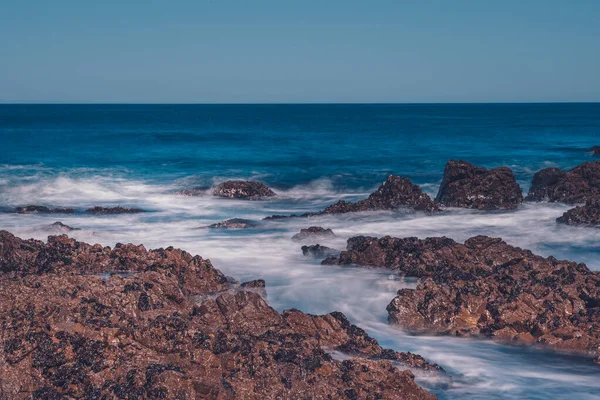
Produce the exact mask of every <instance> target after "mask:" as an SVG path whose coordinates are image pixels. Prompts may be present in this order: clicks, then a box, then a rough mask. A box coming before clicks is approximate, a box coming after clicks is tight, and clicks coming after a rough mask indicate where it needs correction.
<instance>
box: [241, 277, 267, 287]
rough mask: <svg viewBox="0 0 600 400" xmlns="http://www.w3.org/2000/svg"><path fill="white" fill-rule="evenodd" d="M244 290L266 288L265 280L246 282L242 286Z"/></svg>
mask: <svg viewBox="0 0 600 400" xmlns="http://www.w3.org/2000/svg"><path fill="white" fill-rule="evenodd" d="M240 286H241V287H243V288H264V287H266V284H265V281H264V280H263V279H255V280H253V281H248V282H244V283H242V284H241V285H240Z"/></svg>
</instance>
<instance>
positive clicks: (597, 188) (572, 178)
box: [525, 161, 600, 204]
mask: <svg viewBox="0 0 600 400" xmlns="http://www.w3.org/2000/svg"><path fill="white" fill-rule="evenodd" d="M599 195H600V161H594V162H584V163H582V164H579V165H578V166H577V167H575V168H573V169H571V170H569V171H567V172H565V171H562V170H560V169H558V168H546V169H543V170H541V171H538V172H537V173H536V174H535V175H534V176H533V181H532V184H531V188H530V189H529V193H528V194H527V197H525V201H549V202H556V203H566V204H577V203H585V202H586V201H588V200H591V199H593V198H595V197H598V196H599Z"/></svg>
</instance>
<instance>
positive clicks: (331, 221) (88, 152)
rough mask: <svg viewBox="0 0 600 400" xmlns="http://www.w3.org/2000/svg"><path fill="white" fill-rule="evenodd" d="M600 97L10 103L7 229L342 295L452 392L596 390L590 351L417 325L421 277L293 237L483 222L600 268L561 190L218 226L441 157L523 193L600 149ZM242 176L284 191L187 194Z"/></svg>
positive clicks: (430, 187)
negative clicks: (331, 256) (588, 100)
mask: <svg viewBox="0 0 600 400" xmlns="http://www.w3.org/2000/svg"><path fill="white" fill-rule="evenodd" d="M593 145H600V104H456V105H450V104H448V105H427V104H418V105H388V104H385V105H384V104H372V105H371V104H369V105H358V104H357V105H326V104H319V105H59V104H57V105H9V104H7V105H0V149H1V150H0V211H2V212H0V228H1V229H6V230H8V231H10V232H12V233H14V234H15V235H17V236H19V237H22V238H37V239H41V240H45V239H46V238H47V236H48V235H51V234H56V233H57V232H56V231H54V230H53V229H52V228H49V227H48V225H49V224H51V223H53V222H55V221H61V222H63V223H65V224H67V225H70V226H73V227H77V228H81V230H79V231H72V232H69V235H70V236H73V237H75V238H77V239H78V240H81V241H85V242H90V243H101V244H103V245H110V246H113V245H115V244H116V243H119V242H121V243H136V244H144V246H145V247H146V248H157V247H167V246H174V247H181V248H183V249H185V250H187V251H188V252H190V253H193V254H200V255H202V256H203V257H205V258H210V259H211V260H212V262H213V264H214V265H215V266H216V267H217V268H219V269H221V270H222V271H223V272H224V273H225V274H227V275H231V276H233V277H234V278H236V279H238V280H248V279H257V278H263V279H265V280H266V283H267V292H268V302H269V303H270V304H271V305H272V306H273V307H274V308H276V309H277V310H279V311H281V310H283V309H287V308H298V309H300V310H302V311H305V312H309V313H313V314H317V313H327V312H331V311H334V310H337V311H341V312H343V313H345V314H346V315H347V316H348V317H349V319H350V320H351V321H352V322H353V323H356V324H357V325H359V326H360V327H362V328H364V329H365V330H366V331H367V332H368V333H369V334H370V335H371V336H373V337H375V338H376V339H378V340H379V341H380V343H381V344H382V345H383V346H387V347H392V348H394V349H395V350H398V351H407V350H410V351H413V352H416V353H419V354H421V355H422V356H424V357H425V358H427V359H428V360H429V361H432V362H435V363H438V364H440V365H442V366H443V367H444V368H445V369H446V370H447V371H448V372H449V374H450V376H451V379H433V378H431V377H427V376H419V375H418V376H417V381H418V383H419V384H421V385H423V386H424V387H425V388H427V389H428V390H430V391H431V392H433V393H435V394H436V395H438V396H439V398H440V399H488V398H489V399H498V398H500V399H521V398H530V399H547V398H554V399H559V398H565V399H566V398H569V399H573V398H577V399H592V398H599V395H598V393H600V379H598V377H599V376H600V369H599V368H600V367H598V366H597V365H594V364H593V363H592V362H591V360H590V359H589V358H587V357H583V356H578V355H571V354H563V353H557V352H552V351H548V350H540V349H535V348H527V347H516V346H506V345H503V344H499V343H496V342H491V341H488V340H474V339H464V338H453V337H441V336H437V337H436V336H411V335H408V334H406V333H404V332H403V331H402V330H401V329H400V328H398V327H393V326H389V325H388V324H387V322H386V321H387V319H386V318H387V313H386V310H385V307H386V305H387V304H388V303H389V302H390V301H391V299H392V298H393V297H394V295H395V292H396V291H397V290H398V289H400V288H403V287H414V286H415V285H416V283H415V282H414V281H412V280H410V279H401V278H399V277H397V276H394V275H392V274H390V272H389V271H383V270H377V269H369V268H358V267H356V268H354V267H338V266H321V265H320V264H319V262H318V260H313V259H309V258H306V257H304V256H303V255H302V252H301V251H300V248H299V247H300V245H299V244H298V243H296V242H293V241H291V240H290V238H291V236H292V235H293V234H294V233H296V232H298V231H299V230H300V229H301V228H305V227H308V226H310V225H318V226H324V227H327V228H331V229H333V231H334V232H335V233H336V237H335V238H333V239H331V240H329V241H327V242H324V243H322V244H326V245H328V246H330V247H334V248H337V249H343V248H345V242H346V240H347V239H348V238H349V237H352V236H356V235H371V236H383V235H392V236H399V237H406V236H417V237H421V238H424V237H428V236H448V237H451V238H453V239H455V240H458V241H463V240H465V239H467V238H469V237H471V236H474V235H478V234H485V235H490V236H497V237H502V238H503V239H504V240H505V241H507V242H508V243H509V244H513V245H517V246H519V247H523V248H527V249H530V250H532V251H533V252H535V253H538V254H541V255H544V256H549V255H554V256H556V257H557V258H564V259H569V260H572V261H578V262H585V263H586V264H587V265H588V267H590V268H591V269H593V270H600V257H599V255H600V230H598V229H592V228H577V227H569V226H558V225H557V224H556V223H555V219H556V217H558V216H560V215H562V213H563V212H565V211H566V210H567V209H569V208H571V207H569V206H566V205H562V204H548V203H538V204H527V203H526V204H524V205H522V206H521V207H519V208H518V209H517V210H515V211H510V212H481V211H471V210H457V209H454V210H449V211H447V212H444V213H442V214H440V215H436V216H426V215H424V214H419V213H416V214H407V213H391V212H374V213H367V214H362V213H359V214H344V215H328V216H321V217H318V218H314V219H311V220H310V221H308V220H306V219H289V220H274V221H267V222H264V223H262V225H261V226H259V227H258V228H254V229H247V230H209V229H200V228H201V227H203V226H206V225H209V224H211V223H214V222H219V221H221V220H224V219H228V218H234V217H238V218H246V219H251V220H257V221H258V220H261V219H262V218H264V217H265V216H269V215H273V214H291V213H302V212H308V211H318V210H320V209H323V208H324V207H325V206H327V205H329V204H332V203H334V202H336V201H338V200H339V199H345V200H356V199H360V198H364V197H366V196H367V195H368V194H369V193H370V192H372V191H373V190H374V189H375V188H376V187H377V186H379V185H380V184H381V182H383V181H384V180H385V178H386V177H387V176H388V175H389V174H395V175H401V176H405V177H408V178H410V179H411V180H412V181H413V183H416V184H418V185H420V186H421V187H422V188H423V190H424V191H425V192H427V193H428V194H430V195H432V196H435V194H436V192H437V190H438V187H439V184H440V181H441V179H442V174H443V170H444V165H445V164H446V162H447V161H448V160H449V159H464V160H467V161H469V162H471V163H474V164H476V165H479V166H484V167H488V168H493V167H497V166H501V165H505V166H508V167H510V168H511V169H512V170H513V171H514V173H515V175H516V177H517V180H518V182H519V183H520V185H521V186H522V188H523V190H524V192H525V193H526V192H527V189H528V188H529V186H530V184H531V179H532V176H533V174H534V173H535V172H536V171H538V170H540V169H542V168H546V167H558V168H563V169H569V168H572V167H574V166H576V165H577V164H579V163H581V162H584V161H591V160H593V159H594V158H593V156H592V154H591V153H590V152H588V151H587V149H588V148H589V147H591V146H593ZM227 179H251V180H260V181H262V182H264V183H266V184H267V185H268V186H270V187H271V188H273V190H274V191H275V192H276V193H277V194H278V195H277V197H275V198H273V199H272V200H266V201H241V200H226V199H218V198H214V197H211V196H204V197H186V196H181V195H178V194H177V191H178V190H181V189H185V188H190V187H197V186H201V187H210V186H213V185H215V184H217V183H219V182H222V181H224V180H227ZM29 204H36V205H45V206H53V207H73V208H75V209H76V210H85V209H86V208H88V207H92V206H96V205H100V206H116V205H119V206H124V207H139V208H142V209H144V210H147V211H148V212H146V213H141V214H127V215H110V216H97V215H89V214H86V213H83V212H81V213H79V212H76V213H74V214H70V215H52V214H17V213H14V212H12V211H13V210H14V208H15V207H18V206H24V205H29Z"/></svg>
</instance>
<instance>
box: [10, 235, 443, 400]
mask: <svg viewBox="0 0 600 400" xmlns="http://www.w3.org/2000/svg"><path fill="white" fill-rule="evenodd" d="M106 271H128V272H129V273H130V275H129V276H120V275H112V276H110V277H109V278H103V277H102V276H98V275H97V274H98V273H103V272H106ZM232 283H233V280H232V279H231V278H228V277H226V276H225V275H223V274H222V273H221V272H220V271H219V270H217V269H215V268H214V267H213V266H212V265H211V263H210V261H208V260H205V259H203V258H201V257H199V256H192V255H191V254H188V253H186V252H185V251H182V250H179V249H174V248H172V247H169V248H166V249H157V250H146V249H145V248H144V247H143V246H136V245H131V244H127V245H121V244H118V245H117V246H115V248H112V249H111V248H109V247H103V246H100V245H89V244H86V243H81V242H78V241H76V240H73V239H70V238H68V237H67V236H65V235H62V236H51V237H49V239H48V243H44V242H41V241H37V240H21V239H19V238H17V237H15V236H13V235H12V234H10V233H8V232H6V231H0V395H1V397H2V398H7V399H9V398H10V399H59V398H85V399H102V398H107V399H108V398H115V399H137V398H148V399H167V398H169V399H171V398H173V399H175V398H177V399H200V398H206V399H257V400H258V399H273V400H274V399H298V398H314V399H433V398H435V397H434V396H432V395H430V394H429V393H427V392H426V391H425V390H423V389H421V388H420V387H418V386H417V385H416V384H415V382H414V379H413V375H412V373H411V372H410V371H408V370H405V371H402V370H400V369H397V368H395V367H394V366H393V364H392V363H391V362H390V361H394V362H400V363H402V364H403V365H406V366H410V367H411V368H420V369H423V370H426V371H434V372H435V371H441V369H440V368H439V367H438V366H436V365H433V364H429V363H428V362H427V361H425V360H424V359H423V358H422V357H420V356H418V355H415V354H411V353H397V352H395V351H393V350H386V349H383V348H382V347H381V346H379V344H378V343H377V342H376V341H375V340H374V339H372V338H370V337H369V336H368V335H367V334H366V333H365V332H364V331H363V330H362V329H360V328H358V327H357V326H355V325H352V324H351V323H350V322H349V321H348V320H347V319H346V317H344V315H343V314H341V313H337V312H334V313H331V314H327V315H321V316H315V315H309V314H304V313H302V312H300V311H298V310H287V311H284V312H283V313H278V312H277V311H275V310H274V309H272V308H271V307H269V305H268V304H267V303H266V302H265V301H264V300H263V298H262V297H261V296H260V295H259V294H257V293H254V292H251V291H245V290H244V287H242V288H240V289H235V290H233V289H231V286H232ZM242 286H243V285H242ZM246 286H247V287H249V288H257V287H258V288H260V287H262V286H264V282H261V281H253V282H251V283H247V284H246ZM328 350H337V351H340V352H343V353H345V354H348V356H349V359H347V360H346V361H338V360H336V359H333V358H332V357H331V355H330V354H329V353H328Z"/></svg>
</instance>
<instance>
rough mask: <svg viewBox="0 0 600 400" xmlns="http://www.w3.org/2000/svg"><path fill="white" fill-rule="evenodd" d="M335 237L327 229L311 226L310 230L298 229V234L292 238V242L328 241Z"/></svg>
mask: <svg viewBox="0 0 600 400" xmlns="http://www.w3.org/2000/svg"><path fill="white" fill-rule="evenodd" d="M333 237H335V234H334V233H333V231H332V230H331V229H329V228H327V229H325V228H322V227H320V226H311V227H310V228H305V229H300V232H298V233H296V234H295V235H294V236H292V240H297V241H302V240H314V239H330V238H333Z"/></svg>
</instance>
